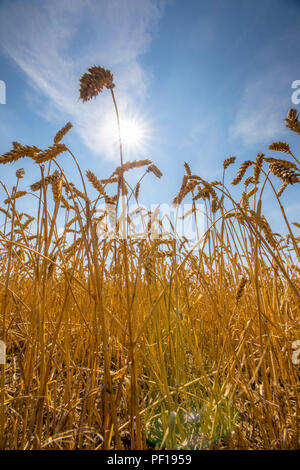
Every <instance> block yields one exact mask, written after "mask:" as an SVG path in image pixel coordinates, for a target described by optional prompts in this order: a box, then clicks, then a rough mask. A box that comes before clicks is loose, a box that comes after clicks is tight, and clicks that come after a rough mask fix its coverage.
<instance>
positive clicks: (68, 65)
mask: <svg viewBox="0 0 300 470" xmlns="http://www.w3.org/2000/svg"><path fill="white" fill-rule="evenodd" d="M164 6H165V0H127V1H126V2H125V1H121V2H120V1H118V0H110V1H109V2H107V1H106V0H97V1H96V0H53V1H52V2H51V3H50V2H40V1H38V0H29V1H27V2H23V1H20V0H19V1H15V2H9V3H8V2H6V3H3V4H2V5H1V7H0V21H1V25H3V27H2V28H1V31H0V41H1V44H2V47H3V48H4V50H5V51H6V52H7V54H8V55H9V56H10V57H11V58H12V59H13V60H14V61H15V62H16V63H17V64H18V66H19V67H20V68H21V69H22V71H23V72H24V73H25V74H26V76H27V78H28V82H29V85H30V86H31V87H33V88H34V89H35V95H34V98H35V100H36V99H37V98H38V99H37V102H38V108H37V109H36V111H37V112H39V113H42V115H43V116H44V117H46V118H47V119H50V120H52V119H53V117H54V116H55V120H56V121H57V114H58V113H59V115H61V116H62V117H64V118H66V119H70V120H71V121H72V123H73V124H74V128H75V130H76V131H77V132H78V134H79V135H80V137H81V138H82V140H83V142H84V143H85V144H86V145H87V147H88V148H89V149H91V150H92V151H93V152H94V153H95V154H97V155H101V156H102V157H105V158H107V159H111V160H114V159H116V158H117V148H116V147H114V146H112V145H111V142H110V141H109V140H108V138H107V135H106V134H107V133H106V129H107V127H106V126H105V123H106V122H107V121H109V120H110V121H111V120H112V119H113V120H114V121H113V122H115V117H114V116H113V109H112V103H111V99H110V96H109V94H108V93H105V94H103V96H101V99H100V100H99V98H98V99H96V100H95V101H92V102H88V103H85V104H83V103H81V102H79V101H78V96H79V93H78V87H79V78H80V76H81V75H82V73H84V72H86V71H87V68H88V67H90V66H91V65H94V64H99V65H103V66H105V67H106V68H110V69H111V70H112V72H113V73H114V78H115V82H116V83H117V96H118V103H119V107H120V111H121V113H127V112H132V111H134V110H135V108H136V103H137V102H141V101H143V99H145V97H146V93H147V79H146V76H145V74H144V71H143V69H142V67H141V65H140V63H139V57H140V56H141V54H143V53H145V51H146V50H147V48H148V47H149V45H150V42H151V39H152V34H153V31H154V30H155V27H156V25H157V24H158V22H159V19H160V17H161V15H162V14H163V9H164ZM36 92H38V93H36ZM45 98H46V99H45Z"/></svg>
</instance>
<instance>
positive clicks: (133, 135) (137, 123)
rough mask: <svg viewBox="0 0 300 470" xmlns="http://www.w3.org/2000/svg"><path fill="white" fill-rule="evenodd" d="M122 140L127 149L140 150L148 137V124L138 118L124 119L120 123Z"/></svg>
mask: <svg viewBox="0 0 300 470" xmlns="http://www.w3.org/2000/svg"><path fill="white" fill-rule="evenodd" d="M120 128H121V139H122V143H123V145H124V146H125V147H127V148H130V149H135V150H139V149H141V148H142V147H143V145H144V144H145V142H146V140H147V137H148V129H147V126H146V123H145V122H144V121H143V120H142V119H138V118H129V117H128V118H123V119H121V122H120Z"/></svg>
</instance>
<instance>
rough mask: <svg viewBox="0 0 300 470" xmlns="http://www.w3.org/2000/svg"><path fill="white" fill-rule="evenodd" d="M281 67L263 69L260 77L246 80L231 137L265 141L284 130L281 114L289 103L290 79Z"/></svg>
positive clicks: (256, 141) (230, 132)
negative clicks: (264, 70)
mask: <svg viewBox="0 0 300 470" xmlns="http://www.w3.org/2000/svg"><path fill="white" fill-rule="evenodd" d="M293 76H294V75H291V77H290V79H289V78H288V77H287V74H286V70H284V69H282V68H281V67H277V68H274V67H272V68H270V69H269V70H268V72H267V73H266V72H262V73H261V77H260V78H257V77H256V78H255V79H254V78H253V79H249V80H247V81H246V84H245V88H244V91H243V94H242V96H241V101H240V105H239V108H238V111H237V113H236V116H235V119H234V121H233V123H232V125H231V126H230V128H229V136H230V138H240V139H242V141H243V142H244V144H246V145H249V144H250V145H251V144H257V143H267V142H268V141H270V140H272V139H274V138H276V137H277V138H278V137H279V136H280V135H283V134H285V133H286V131H285V128H284V124H283V118H284V117H285V115H286V113H287V111H288V109H289V107H291V106H292V103H291V100H290V96H291V95H292V90H291V88H290V87H291V83H292V79H293Z"/></svg>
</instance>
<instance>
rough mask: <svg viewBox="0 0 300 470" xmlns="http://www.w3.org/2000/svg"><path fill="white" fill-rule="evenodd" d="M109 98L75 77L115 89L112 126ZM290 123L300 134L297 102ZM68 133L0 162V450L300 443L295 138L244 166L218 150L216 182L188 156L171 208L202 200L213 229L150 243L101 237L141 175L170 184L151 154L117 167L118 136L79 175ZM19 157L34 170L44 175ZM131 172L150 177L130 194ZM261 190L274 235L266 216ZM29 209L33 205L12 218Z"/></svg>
mask: <svg viewBox="0 0 300 470" xmlns="http://www.w3.org/2000/svg"><path fill="white" fill-rule="evenodd" d="M114 88H115V84H114V82H113V75H112V74H111V72H110V71H109V70H106V69H104V68H102V67H100V66H94V67H91V68H90V69H89V70H88V72H87V73H85V74H84V75H83V76H82V77H81V79H80V98H81V99H82V101H83V102H85V101H88V100H90V99H92V98H96V97H97V100H101V96H98V95H100V94H101V92H103V93H110V94H111V97H112V106H114V109H115V111H116V119H117V122H118V124H119V113H118V107H117V101H116V98H115V94H114ZM105 89H106V90H105ZM285 124H286V126H287V127H289V128H290V130H291V131H292V132H295V133H297V134H300V123H299V121H298V115H297V112H296V111H295V110H293V109H291V110H290V111H289V114H288V118H287V119H285ZM71 129H72V124H71V123H67V124H66V126H65V127H64V128H63V129H61V130H60V131H59V132H58V133H57V134H56V136H55V137H54V141H53V142H51V143H50V146H49V147H48V148H46V149H40V148H37V147H35V146H34V145H22V144H20V143H18V142H13V147H12V149H11V150H10V151H8V152H7V153H5V154H3V155H2V156H0V164H2V165H5V164H7V165H15V166H16V179H15V183H14V185H13V187H12V188H10V187H7V185H6V181H5V180H2V177H1V208H0V210H1V215H0V223H1V231H0V266H1V269H0V289H1V290H0V331H1V333H0V334H1V336H0V339H1V340H2V341H3V343H2V344H5V345H6V361H3V362H5V364H2V365H0V367H1V385H0V389H1V392H0V393H1V396H0V448H1V449H22V450H31V449H45V450H65V449H68V450H70V449H91V450H92V449H93V450H102V449H104V450H108V449H118V450H121V449H151V448H161V449H191V450H197V449H220V450H221V449H296V448H298V447H299V443H300V439H299V418H300V413H299V405H300V403H299V377H300V374H299V373H300V365H299V360H298V357H297V349H296V348H299V346H297V345H298V344H299V343H297V340H299V339H300V331H299V327H300V324H299V307H300V276H299V273H300V270H299V257H300V245H299V242H300V237H299V235H297V230H298V229H299V228H300V220H298V221H293V222H290V221H289V220H288V218H287V215H286V212H285V209H284V206H283V203H282V202H281V200H282V194H284V192H285V191H289V186H290V185H294V184H298V183H299V182H300V173H299V172H300V163H299V160H297V157H296V156H295V155H294V153H293V152H292V151H291V149H290V147H289V145H288V144H287V143H285V142H274V143H272V144H271V145H270V146H269V149H270V155H271V156H266V155H264V154H263V153H259V154H258V155H257V156H256V157H255V158H254V159H253V160H251V161H250V160H249V161H245V162H244V163H241V162H240V163H238V162H237V161H236V158H235V157H228V158H226V159H225V160H224V163H223V168H221V169H220V181H212V182H208V181H206V180H205V179H204V177H205V175H196V174H193V172H192V169H191V168H190V166H189V165H188V164H187V163H184V162H183V163H184V165H183V168H184V174H183V178H182V185H181V187H180V188H179V191H178V194H177V195H174V200H173V201H171V202H172V203H173V204H174V205H180V204H181V203H182V202H183V201H186V200H190V201H192V204H193V207H195V204H196V201H201V202H202V203H203V204H204V205H205V212H206V222H207V227H206V230H205V233H204V235H203V237H202V239H201V243H198V244H197V246H196V247H195V248H194V249H190V246H189V245H188V244H187V242H186V240H185V239H184V238H178V237H176V236H175V228H174V232H173V234H171V236H170V237H169V238H164V237H159V236H156V237H154V236H153V233H152V232H151V230H150V228H151V227H150V224H149V221H148V223H147V224H146V236H145V237H144V238H142V239H133V238H131V237H123V238H122V237H114V238H109V237H101V236H100V235H99V227H102V225H101V224H102V223H103V221H104V215H105V214H103V215H101V214H99V212H98V211H97V207H98V205H99V204H100V203H101V204H106V205H107V207H110V208H118V206H119V205H123V207H126V206H127V205H128V204H129V201H134V202H136V203H137V204H139V197H140V193H141V192H142V190H143V181H142V179H143V178H144V177H146V178H161V179H162V181H163V180H166V181H167V179H168V176H167V175H164V176H163V175H162V174H161V172H160V170H159V168H158V167H157V166H156V164H155V163H154V162H152V161H151V160H149V159H147V160H137V161H126V158H125V157H126V156H125V155H123V153H124V152H123V148H122V140H121V138H120V141H119V143H120V165H119V166H118V167H117V168H116V170H115V171H114V172H113V174H112V175H111V176H110V177H109V176H108V177H106V178H105V179H103V177H102V176H101V178H102V179H101V178H100V177H99V176H97V175H95V174H94V173H93V172H92V171H91V170H89V171H87V172H86V175H83V174H82V171H81V169H80V159H79V158H78V159H77V158H76V157H75V155H74V154H73V153H72V150H71V149H69V148H68V147H66V146H65V144H64V143H62V141H63V138H64V136H65V135H66V134H67V133H68V132H70V131H71ZM71 132H72V131H71ZM66 156H68V158H69V159H72V160H73V162H74V171H76V172H78V173H79V176H80V179H81V185H80V186H79V187H77V186H78V185H77V186H75V184H73V183H72V181H70V180H69V179H68V178H67V176H66V175H65V172H64V169H63V167H64V159H65V158H66ZM21 158H27V159H31V160H32V165H36V166H38V167H39V169H40V174H41V176H40V180H39V181H30V175H25V174H24V173H25V172H24V170H23V169H22V168H20V165H19V163H20V162H19V160H20V159H21ZM231 165H238V166H237V168H238V169H237V172H236V177H235V178H234V180H233V181H228V178H226V171H227V168H228V167H229V166H231ZM2 168H3V167H2ZM135 168H139V169H140V170H141V169H144V170H145V171H144V175H143V177H142V178H141V179H140V180H138V181H137V182H136V184H135V186H134V187H132V185H129V183H128V181H127V179H126V176H127V175H128V172H134V170H135ZM231 168H233V167H232V166H231ZM140 170H139V171H140ZM1 174H2V175H3V174H4V172H3V171H2V172H1ZM232 186H235V187H236V188H235V191H236V189H239V197H238V198H236V197H235V198H233V196H232V194H231V193H232V191H231V187H232ZM267 187H268V188H270V189H271V191H272V194H273V199H274V208H276V209H277V213H278V217H282V218H283V222H284V224H285V228H286V233H284V234H276V233H273V232H272V229H271V227H270V224H269V222H268V221H267V218H266V217H265V216H264V214H263V213H262V208H263V204H262V201H263V198H264V195H265V191H266V188H267ZM26 188H27V190H26ZM28 188H29V189H28ZM23 200H26V202H27V205H28V207H31V208H32V209H31V212H30V213H24V212H21V211H20V209H18V207H19V204H20V201H23ZM148 216H149V214H148ZM194 217H195V219H196V217H197V213H196V210H194ZM150 218H151V214H150ZM129 219H130V217H129V216H128V217H127V219H125V218H123V220H121V218H120V219H119V220H117V221H116V227H117V229H121V228H122V227H121V226H123V228H124V227H125V230H128V226H129V225H130V220H129ZM61 221H63V226H62V227H61ZM298 233H299V232H298Z"/></svg>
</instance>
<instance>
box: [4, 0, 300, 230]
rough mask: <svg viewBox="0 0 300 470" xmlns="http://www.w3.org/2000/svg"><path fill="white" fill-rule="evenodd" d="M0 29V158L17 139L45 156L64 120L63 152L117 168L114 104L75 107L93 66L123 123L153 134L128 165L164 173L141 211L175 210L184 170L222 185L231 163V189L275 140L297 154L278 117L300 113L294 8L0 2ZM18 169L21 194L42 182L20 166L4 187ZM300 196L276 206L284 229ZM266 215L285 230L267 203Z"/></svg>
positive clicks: (210, 2) (135, 0)
mask: <svg viewBox="0 0 300 470" xmlns="http://www.w3.org/2000/svg"><path fill="white" fill-rule="evenodd" d="M0 25H1V28H0V64H1V68H0V79H1V80H3V81H5V83H6V104H5V105H0V123H1V124H0V153H1V154H2V153H5V152H7V151H8V150H9V149H10V148H11V142H12V141H14V140H17V141H19V142H21V143H23V144H31V145H32V144H34V145H37V146H39V147H41V148H46V147H47V146H48V145H51V143H52V140H53V137H54V135H55V133H56V132H57V130H58V129H60V128H61V127H63V125H64V124H65V123H66V122H67V121H71V122H72V124H73V126H74V127H73V129H72V130H71V132H70V133H69V135H68V136H67V138H66V140H65V142H66V144H67V145H68V146H69V147H70V149H71V150H72V151H73V152H74V153H75V155H76V156H77V158H78V160H79V163H80V165H81V166H82V168H83V169H84V170H86V169H91V170H93V171H95V173H96V174H97V175H98V176H99V177H100V178H105V177H108V176H109V175H110V174H111V173H112V172H113V170H114V168H115V166H116V165H117V164H118V154H117V146H116V145H115V144H114V143H112V142H111V139H109V138H108V136H107V122H111V121H112V120H114V119H115V118H114V114H113V106H112V102H111V98H110V94H109V93H108V92H107V91H104V92H103V93H102V94H101V95H99V96H98V98H97V99H96V100H94V101H92V102H88V103H82V102H79V100H78V96H79V94H78V88H79V78H80V76H81V75H82V73H84V72H86V71H87V68H88V67H90V66H91V65H94V64H97V65H98V64H99V65H102V66H104V67H106V68H109V69H110V70H111V71H112V72H113V74H114V78H115V83H116V89H115V93H116V97H117V100H118V104H119V107H120V113H121V117H123V118H124V117H127V116H129V117H134V118H136V119H139V120H141V121H143V122H145V123H147V126H148V127H149V134H150V135H149V138H147V140H146V141H145V143H144V146H143V147H142V148H140V149H138V151H133V150H130V149H127V150H128V151H127V153H126V157H125V158H126V159H128V160H131V159H138V158H148V157H149V158H151V159H152V160H153V162H154V163H156V164H157V166H158V167H159V168H160V169H161V170H162V172H163V174H164V177H163V179H162V180H156V179H155V178H154V177H153V175H150V176H149V178H147V179H145V183H144V186H143V200H144V201H145V202H146V203H147V204H150V203H168V202H171V200H172V199H173V197H174V195H175V194H176V193H177V191H178V189H179V186H180V184H181V178H182V174H183V162H184V161H187V162H188V163H189V164H190V165H191V167H192V170H193V173H197V174H199V175H200V176H202V177H204V178H207V179H219V178H220V176H221V165H222V161H223V160H224V158H226V157H228V156H231V155H236V156H237V164H236V165H235V166H234V167H233V168H231V169H230V171H228V176H230V178H229V180H228V182H229V181H231V179H232V177H233V176H234V174H235V172H236V171H237V168H238V166H239V165H238V164H239V163H242V162H243V161H244V160H246V159H254V158H256V155H257V153H258V152H260V151H263V152H264V153H266V154H271V152H270V151H268V145H269V144H270V143H271V142H273V141H278V140H284V141H287V142H289V143H290V145H291V147H292V148H293V149H295V152H296V153H297V149H298V148H299V137H298V136H297V135H294V134H293V133H291V132H290V131H288V130H287V129H286V128H285V125H284V123H283V119H284V117H285V116H286V114H287V111H288V110H289V109H290V108H291V107H297V106H295V105H294V104H293V103H292V102H291V95H292V92H293V90H292V89H291V84H292V82H293V81H294V80H299V79H300V65H299V52H300V43H299V31H300V2H299V1H296V0H255V1H252V2H249V1H244V0H226V1H224V0H109V1H108V0H52V1H40V0H26V1H24V0H1V1H0ZM276 156H278V157H279V156H280V155H276ZM63 159H65V161H64V165H63V166H64V168H66V169H67V173H68V174H69V175H70V179H71V180H72V178H73V181H74V182H75V183H77V182H78V178H77V175H76V174H75V173H74V166H73V165H72V164H71V163H69V162H68V157H67V156H64V155H61V156H60V157H59V161H60V162H62V161H63ZM27 160H28V161H27ZM20 166H22V167H24V168H25V170H26V171H27V175H26V181H25V180H24V184H25V186H26V184H27V185H28V186H29V185H30V184H31V183H32V182H34V181H35V179H36V178H37V179H39V174H38V169H37V168H36V165H35V166H34V165H33V164H32V161H30V160H29V159H25V160H22V161H21V162H20V161H19V162H17V163H16V164H12V165H5V166H4V165H3V166H1V174H2V175H1V178H2V180H4V181H5V182H6V183H7V184H8V185H12V184H13V182H14V178H13V177H14V174H15V171H16V169H17V168H19V167H20ZM279 185H280V184H279ZM25 189H28V188H26V187H25ZM298 195H299V188H298V187H297V185H295V186H294V187H292V188H289V189H288V191H287V193H286V194H284V195H283V196H282V200H283V202H284V204H285V206H286V207H287V212H288V216H289V218H290V220H291V221H298V222H300V220H299V215H298V214H299V209H300V201H299V196H298ZM267 196H268V194H267ZM3 199H4V197H3ZM263 212H264V213H265V214H266V216H267V217H269V218H270V219H271V223H272V228H274V230H277V231H278V230H281V229H282V225H281V224H280V222H279V219H278V218H277V217H276V213H277V207H276V206H275V204H274V202H271V200H269V199H268V197H267V199H266V201H265V206H264V210H263Z"/></svg>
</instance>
